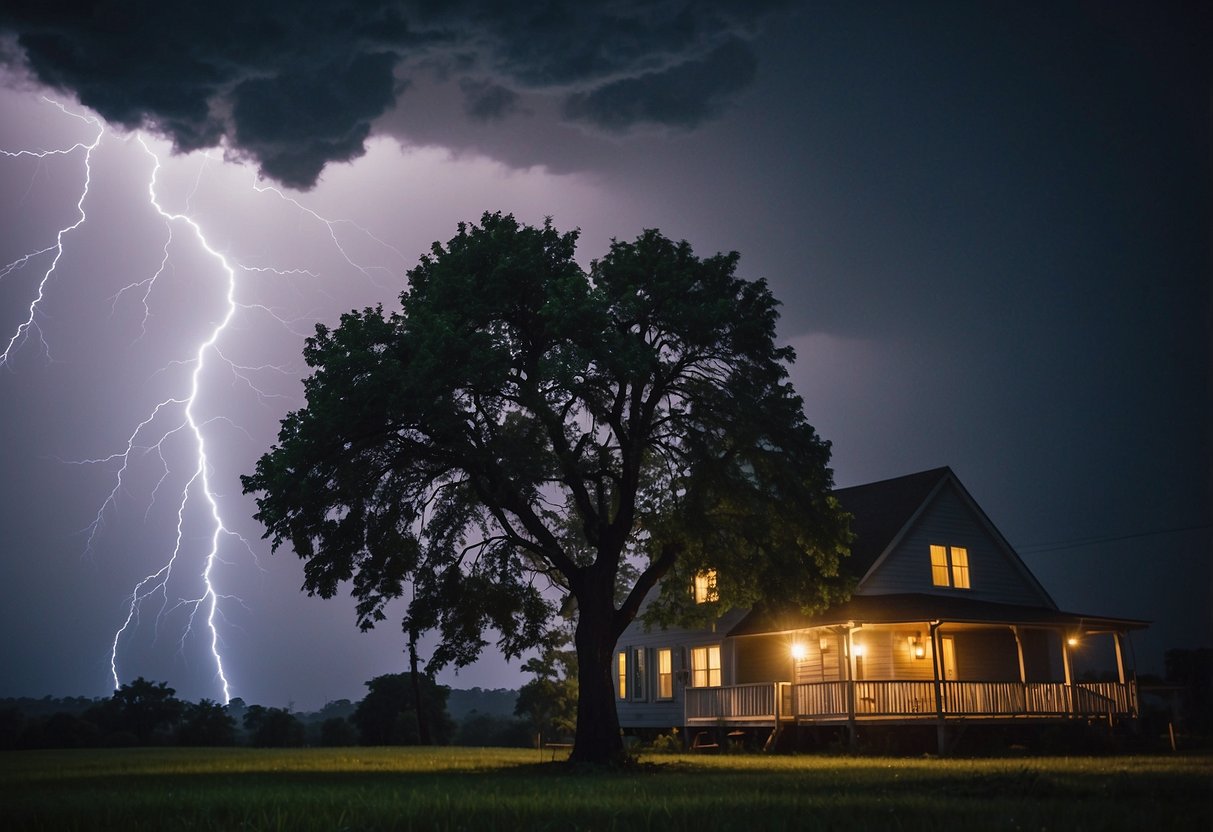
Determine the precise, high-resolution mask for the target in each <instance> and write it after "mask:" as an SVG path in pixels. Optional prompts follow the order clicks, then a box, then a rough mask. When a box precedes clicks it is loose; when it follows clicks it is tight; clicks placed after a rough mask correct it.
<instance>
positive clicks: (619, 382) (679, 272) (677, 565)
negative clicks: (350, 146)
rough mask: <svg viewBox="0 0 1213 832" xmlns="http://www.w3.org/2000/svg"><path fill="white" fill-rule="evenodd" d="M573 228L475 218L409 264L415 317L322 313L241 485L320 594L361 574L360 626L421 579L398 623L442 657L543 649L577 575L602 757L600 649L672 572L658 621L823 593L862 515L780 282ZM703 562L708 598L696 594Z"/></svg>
mask: <svg viewBox="0 0 1213 832" xmlns="http://www.w3.org/2000/svg"><path fill="white" fill-rule="evenodd" d="M576 241H577V234H576V233H566V234H561V233H559V232H557V231H556V229H555V228H553V227H552V225H551V223H550V221H549V222H546V223H545V224H544V225H543V227H542V228H534V227H531V226H526V225H522V224H520V223H518V222H517V221H516V220H515V219H514V218H513V217H512V216H503V215H501V214H485V215H484V216H483V217H482V218H481V224H480V226H475V225H468V224H460V226H459V231H458V234H457V235H456V236H455V237H454V238H452V239H451V240H450V241H449V242H448V243H447V244H446V245H445V246H443V245H441V244H438V243H435V244H434V246H433V249H432V252H431V254H430V255H428V256H425V257H423V258H422V259H421V261H420V263H419V265H418V266H417V267H416V268H414V269H412V270H411V271H410V272H409V274H408V277H409V288H408V290H407V291H406V292H404V293H403V294H402V295H401V311H400V312H398V313H392V314H385V313H384V311H383V309H382V308H374V309H364V310H362V311H361V312H359V311H353V312H350V313H347V314H346V315H343V316H342V318H341V323H340V325H339V326H338V327H337V328H336V329H329V328H327V327H324V326H318V327H317V329H316V334H315V336H313V337H312V338H309V339H308V342H307V345H306V348H305V350H304V358H305V359H306V361H307V363H308V365H309V366H310V367H311V368H313V370H314V372H313V373H312V375H311V376H310V377H309V378H308V379H306V380H305V382H304V389H305V393H306V397H307V405H306V407H305V408H304V409H303V410H300V411H296V412H294V413H291V414H289V415H288V416H287V417H286V419H284V420H283V422H282V427H281V431H280V432H279V436H278V444H277V445H276V446H275V447H274V448H272V449H271V450H270V451H269V453H267V454H265V455H264V456H262V457H261V459H260V460H259V461H258V463H257V467H256V470H255V472H254V473H253V474H252V475H251V476H246V477H244V478H243V485H244V490H245V492H246V493H253V494H256V495H257V507H258V512H257V519H258V520H259V521H260V522H261V523H262V524H263V525H264V526H265V529H266V536H267V537H269V538H270V539H271V540H272V542H273V546H274V548H275V549H277V548H278V547H279V546H281V545H283V544H284V543H287V544H290V545H291V546H292V547H293V548H294V550H295V552H296V553H297V554H298V555H299V556H300V557H301V558H303V559H304V561H305V565H304V588H305V589H306V590H307V591H308V592H309V593H312V594H318V595H320V596H322V597H326V598H327V597H331V596H333V595H334V594H336V592H337V590H338V587H339V586H341V585H342V584H344V583H346V582H349V583H350V584H352V591H353V594H354V596H355V597H356V598H357V599H358V604H357V619H358V624H359V625H360V626H361V627H363V628H368V627H372V626H374V625H375V624H376V623H377V622H379V621H382V620H384V618H385V617H386V612H385V608H386V606H387V605H388V604H389V603H390V602H391V601H393V600H395V599H398V598H402V596H404V595H405V594H406V589H407V590H408V596H409V600H408V602H407V605H406V608H405V611H404V616H403V622H402V624H403V629H404V631H405V632H406V633H412V634H416V633H421V632H427V631H437V632H438V634H439V636H440V639H439V644H438V647H437V648H436V650H435V652H434V654H433V656H432V658H431V661H430V665H429V667H430V670H431V671H432V670H433V669H436V668H437V667H440V666H442V665H445V664H448V663H453V664H455V665H456V666H460V665H465V664H467V663H469V662H471V661H472V660H474V659H475V658H476V656H477V655H478V654H479V652H480V651H481V649H482V648H483V647H484V646H485V640H484V634H485V632H486V631H487V630H488V629H489V628H492V629H493V630H495V631H496V632H498V633H499V634H500V640H499V644H498V646H499V649H500V650H501V652H502V653H503V654H504V655H506V656H507V657H509V656H518V655H520V653H521V652H522V651H523V650H525V649H528V648H530V647H534V646H536V645H538V644H539V643H540V642H541V640H542V638H543V636H544V633H545V629H546V626H547V621H548V620H549V617H550V614H551V612H552V609H551V605H550V604H549V601H548V600H547V599H546V598H545V596H544V594H543V590H544V589H545V588H546V587H548V586H552V587H555V588H556V589H557V590H558V591H560V592H563V593H567V594H568V595H569V596H570V598H569V599H568V600H569V601H571V602H572V603H570V604H569V606H570V607H573V606H575V607H576V609H577V615H578V623H577V639H576V643H577V647H578V650H579V653H580V655H581V662H582V667H581V669H582V679H583V680H588V681H587V682H586V684H592V685H594V686H595V688H594V690H592V691H589V693H590V694H592V695H589V696H587V689H585V688H584V687H583V690H582V692H581V693H582V707H583V708H588V709H589V711H590V712H588V713H586V714H585V715H584V716H585V720H584V721H580V720H579V728H580V729H586V730H588V729H589V726H593V727H594V732H595V739H594V741H593V742H590V741H589V740H588V739H587V741H586V744H585V746H584V747H589V746H591V745H593V746H596V749H595V751H594V752H593V756H595V757H596V758H597V759H603V758H605V757H607V756H610V755H612V754H617V753H618V752H619V751H621V746H620V745H619V742H618V731H617V719H616V717H615V714H614V702H613V699H612V697H611V696H610V695H609V690H608V678H609V676H608V673H607V668H606V663H607V662H608V661H609V654H610V651H611V649H612V647H613V645H614V643H615V641H616V640H617V638H618V636H619V634H620V633H621V632H622V631H623V629H624V628H625V627H626V626H627V625H628V624H629V623H630V622H631V621H632V620H633V619H634V618H635V617H636V615H637V613H638V612H639V610H640V606H641V603H642V602H643V601H644V599H645V598H646V597H647V596H648V595H649V593H650V591H651V590H652V589H653V588H654V587H655V586H657V585H658V583H659V582H661V581H662V579H663V578H666V577H667V576H668V577H669V578H670V579H669V580H666V581H665V582H664V584H663V586H664V587H665V588H664V589H663V591H662V593H661V595H660V598H659V599H658V600H657V602H656V603H654V604H653V605H652V607H651V616H652V618H653V619H654V620H660V621H669V620H675V619H677V620H689V619H692V618H694V617H696V616H698V617H700V618H702V617H703V616H705V615H717V614H719V613H721V612H723V611H725V610H726V609H728V608H730V607H731V606H735V605H751V604H753V603H755V602H756V601H758V600H759V599H766V600H768V601H770V602H772V603H787V604H793V605H796V606H799V607H801V608H802V609H806V610H813V609H818V608H820V607H822V606H824V605H825V604H827V603H828V602H830V601H832V600H835V599H837V598H839V597H841V596H842V595H843V594H845V592H846V587H845V586H844V585H843V582H842V581H841V580H840V579H839V578H838V577H837V575H838V561H839V558H840V557H842V556H843V555H844V554H845V553H846V551H847V546H848V543H849V533H848V531H847V523H846V518H845V516H844V515H842V513H841V512H840V511H839V508H838V506H837V504H836V503H835V502H834V501H833V499H832V497H831V496H830V493H829V492H830V488H831V485H832V475H831V472H830V469H829V468H828V466H827V463H828V460H829V444H828V443H827V442H825V441H823V440H821V439H820V438H819V437H818V436H817V434H816V433H815V431H814V430H813V428H812V426H811V425H809V424H808V422H807V421H805V418H804V413H803V407H802V405H803V403H802V401H801V399H800V397H799V396H797V395H796V393H795V391H794V390H793V389H792V388H791V385H790V384H789V383H788V380H787V379H788V373H787V365H788V363H789V362H791V361H792V360H793V357H794V356H793V352H792V350H791V349H790V348H788V347H778V346H776V344H775V323H776V320H777V317H778V316H777V313H776V306H777V303H776V301H775V299H774V298H773V297H772V296H771V293H770V291H769V290H768V289H767V286H766V284H765V282H764V281H761V280H758V281H747V280H744V279H742V278H739V277H737V276H736V274H735V271H736V267H737V263H738V256H737V255H736V254H735V253H734V254H727V255H725V254H718V255H715V256H713V257H708V258H705V259H700V258H698V257H696V256H695V255H694V254H693V253H692V251H691V248H690V246H689V245H688V244H686V243H685V242H683V243H674V242H671V241H670V240H668V239H666V238H665V237H663V236H662V235H661V234H660V233H659V232H657V231H653V230H650V231H646V232H644V233H643V234H642V235H641V236H640V237H639V238H638V239H637V240H636V241H635V242H632V243H626V242H618V241H616V242H613V243H612V244H611V248H610V251H609V252H608V253H607V254H606V256H604V257H603V258H602V259H601V260H598V261H594V262H593V263H592V264H591V267H590V270H589V272H588V273H587V272H586V271H585V270H583V269H582V268H581V267H580V266H579V265H578V264H577V262H576V260H575V259H574V253H575V246H576ZM707 568H714V569H716V570H717V575H718V580H717V583H718V588H719V594H720V601H719V604H717V605H715V606H714V608H713V609H712V610H710V611H706V610H704V609H703V608H702V607H699V608H696V606H695V605H694V604H691V603H689V600H688V598H687V593H686V592H685V591H683V587H685V586H686V585H688V583H689V581H690V578H691V576H692V575H693V574H694V573H695V572H697V571H699V570H702V569H707ZM591 665H592V667H591ZM579 733H580V731H579ZM582 739H586V738H583V737H582V738H579V740H578V743H579V745H578V752H580V751H581V749H582V748H583V745H582V744H581V740H582ZM608 745H610V746H613V747H612V748H607V747H606V746H608ZM581 758H582V759H588V758H587V757H585V756H582V757H581Z"/></svg>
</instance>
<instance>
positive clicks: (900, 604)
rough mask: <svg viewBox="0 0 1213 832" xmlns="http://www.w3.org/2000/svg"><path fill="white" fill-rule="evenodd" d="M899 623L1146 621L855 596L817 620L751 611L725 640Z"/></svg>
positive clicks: (1089, 625)
mask: <svg viewBox="0 0 1213 832" xmlns="http://www.w3.org/2000/svg"><path fill="white" fill-rule="evenodd" d="M852 621H853V622H855V623H856V624H901V623H917V622H922V621H945V622H951V623H955V624H1008V625H1009V624H1023V625H1027V626H1037V627H1066V628H1073V629H1083V630H1090V629H1096V630H1140V629H1144V628H1145V627H1148V626H1149V622H1148V621H1140V620H1137V619H1133V618H1108V617H1106V616H1101V615H1085V614H1082V613H1075V612H1064V611H1062V610H1056V609H1052V608H1050V607H1030V606H1021V605H1018V604H998V603H995V602H993V601H981V600H978V599H975V598H966V597H964V596H962V595H929V594H926V593H905V594H899V595H855V596H852V597H851V600H849V601H847V602H846V603H843V604H836V605H834V606H833V607H830V608H829V609H828V610H826V611H825V612H822V613H818V614H817V615H805V614H804V613H801V612H799V611H796V610H790V611H777V610H770V609H763V608H759V607H755V608H754V609H752V610H750V612H749V614H747V615H746V616H745V618H743V619H741V621H739V622H738V623H737V626H735V627H733V629H731V630H729V633H728V634H729V635H730V636H746V635H756V634H759V633H781V632H787V631H789V630H802V629H808V628H810V627H828V626H837V625H842V624H846V623H847V622H852Z"/></svg>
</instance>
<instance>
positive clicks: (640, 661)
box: [632, 647, 648, 699]
mask: <svg viewBox="0 0 1213 832" xmlns="http://www.w3.org/2000/svg"><path fill="white" fill-rule="evenodd" d="M644 654H645V650H644V648H643V647H637V648H635V649H634V650H633V651H632V698H633V699H644V698H645V695H646V692H647V691H648V684H647V683H646V681H645V678H644V677H645V671H646V668H645V661H644V658H645V655H644Z"/></svg>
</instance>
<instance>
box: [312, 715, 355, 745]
mask: <svg viewBox="0 0 1213 832" xmlns="http://www.w3.org/2000/svg"><path fill="white" fill-rule="evenodd" d="M357 743H358V732H357V731H356V730H354V726H353V725H351V724H350V721H349V720H348V719H346V718H345V717H343V716H331V717H329V718H328V719H326V720H325V721H324V722H322V723H320V744H321V745H323V746H325V747H328V748H333V747H336V746H341V745H357Z"/></svg>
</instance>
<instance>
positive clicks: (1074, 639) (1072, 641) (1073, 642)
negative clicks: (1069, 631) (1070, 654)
mask: <svg viewBox="0 0 1213 832" xmlns="http://www.w3.org/2000/svg"><path fill="white" fill-rule="evenodd" d="M1078 641H1079V639H1078V636H1070V637H1069V638H1067V639H1066V644H1068V645H1070V646H1071V647H1077V646H1078Z"/></svg>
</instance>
